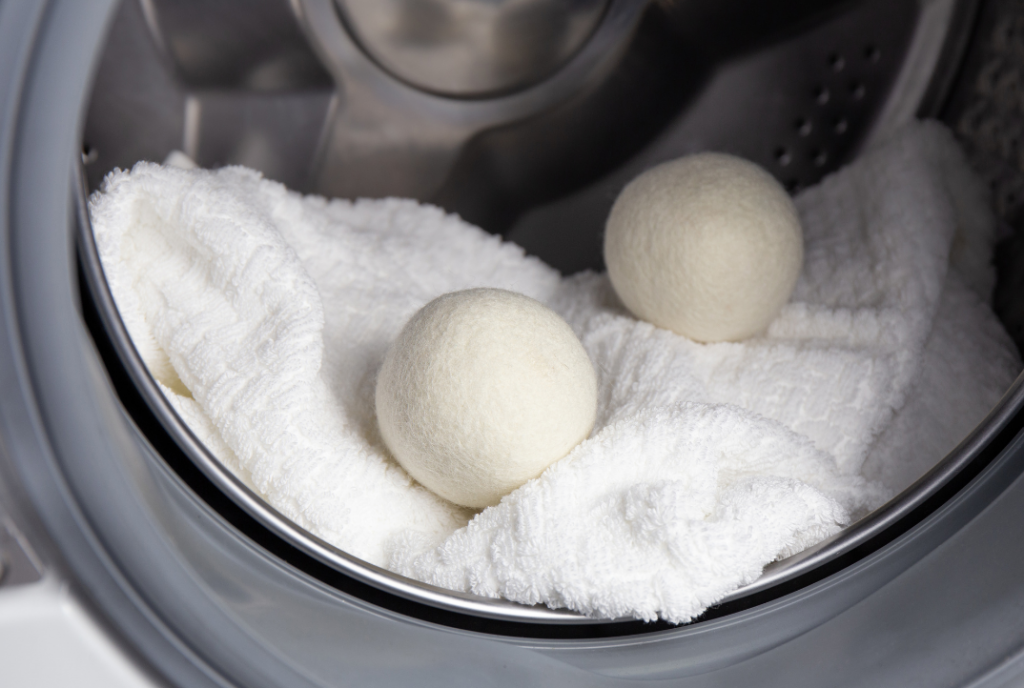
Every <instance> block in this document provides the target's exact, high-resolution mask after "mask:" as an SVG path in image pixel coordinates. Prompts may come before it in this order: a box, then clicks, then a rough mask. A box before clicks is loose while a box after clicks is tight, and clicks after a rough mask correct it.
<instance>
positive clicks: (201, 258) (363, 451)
mask: <svg viewBox="0 0 1024 688" xmlns="http://www.w3.org/2000/svg"><path fill="white" fill-rule="evenodd" d="M797 207H798V209H799V210H800V213H801V217H802V220H803V223H804V231H805V243H806V246H805V255H806V260H805V265H804V269H803V273H802V275H801V277H800V281H799V283H798V284H797V287H796V291H795V292H794V295H793V298H792V300H791V302H790V303H789V304H788V305H787V306H786V307H785V308H784V309H783V311H782V313H781V314H780V315H779V317H778V318H777V319H776V320H775V322H774V323H773V324H772V325H771V326H770V328H769V330H768V331H767V332H766V333H765V334H764V335H763V336H760V337H757V338H754V339H751V340H748V341H745V342H740V343H720V344H698V343H695V342H691V341H689V340H686V339H684V338H682V337H679V336H677V335H675V334H673V333H671V332H667V331H665V330H659V329H657V328H655V327H653V326H651V325H649V324H647V323H643V322H638V321H636V320H635V319H633V318H632V317H630V315H629V314H628V313H627V312H625V311H624V309H623V308H622V306H621V305H620V304H619V303H618V302H617V300H616V299H615V296H614V292H613V291H612V290H611V287H610V284H609V283H608V280H607V277H606V276H605V275H597V274H593V273H583V274H579V275H575V276H573V277H569V278H564V279H563V278H561V277H560V276H559V275H558V274H557V273H556V272H555V271H554V270H552V269H551V268H549V267H548V266H546V265H544V264H543V263H541V262H540V261H539V260H537V259H535V258H531V257H528V256H525V255H524V254H523V252H522V250H521V249H519V248H518V247H516V246H514V245H512V244H508V243H502V242H501V241H500V240H499V239H498V238H496V237H493V236H491V235H488V234H486V233H485V232H483V231H482V230H480V229H478V228H476V227H473V226H471V225H468V224H466V223H464V222H462V221H461V220H459V219H458V218H457V217H454V216H450V215H445V214H444V213H443V212H442V211H441V210H439V209H437V208H433V207H430V206H424V205H419V204H417V203H415V202H413V201H408V200H399V199H385V200H378V201H368V200H360V201H356V202H348V201H342V200H334V201H326V200H324V199H322V198H318V197H302V196H299V195H298V194H295V193H292V192H289V191H287V190H286V189H285V188H284V187H283V186H281V185H280V184H276V183H274V182H270V181H267V180H264V179H262V178H261V177H260V176H259V175H258V174H257V173H255V172H253V171H250V170H246V169H243V168H238V167H229V168H224V169H221V170H217V171H206V170H185V169H175V168H170V167H161V166H158V165H154V164H150V163H139V164H138V165H136V166H135V168H134V169H133V170H132V171H130V172H122V171H115V172H114V173H112V174H111V175H110V176H109V177H108V178H107V180H106V181H105V182H104V185H103V188H102V189H101V190H100V191H99V192H97V193H96V194H94V195H93V197H92V198H91V199H90V213H91V217H92V223H93V229H94V232H95V234H96V238H97V244H98V246H99V249H100V255H101V259H102V261H103V265H104V270H105V272H106V275H107V279H108V281H109V283H110V286H111V290H112V292H113V294H114V297H115V300H116V302H117V304H118V308H119V310H120V311H121V315H122V317H123V319H124V321H125V323H126V326H127V327H128V329H129V332H130V333H131V336H132V338H133V341H134V342H135V344H136V346H137V348H138V349H139V351H140V353H141V355H142V356H143V358H144V360H145V361H146V363H147V365H148V366H149V368H150V370H151V372H152V374H153V376H154V377H155V378H156V379H157V380H158V381H159V382H160V383H161V385H162V388H163V391H164V394H165V395H166V396H167V398H168V399H169V401H170V402H171V403H172V404H173V405H174V406H175V408H176V409H178V412H179V414H180V415H181V417H182V418H183V419H184V420H185V421H186V422H187V423H188V424H189V425H190V427H192V429H193V431H194V432H195V433H196V434H197V436H199V437H200V439H202V440H203V441H204V442H206V444H207V446H208V447H209V448H210V449H211V451H212V452H214V454H215V455H217V456H218V457H219V458H220V459H221V460H222V461H223V462H224V463H225V465H227V466H228V467H229V468H230V469H231V470H233V471H234V472H235V473H236V474H237V475H238V476H239V477H240V478H241V479H243V480H245V481H246V482H247V483H248V484H250V485H251V486H252V487H253V489H254V490H256V491H257V492H258V493H260V494H261V495H262V496H263V497H264V498H265V499H266V500H267V501H268V502H269V503H270V504H272V505H273V506H274V507H275V508H277V509H278V510H279V511H281V512H282V513H283V514H285V515H286V516H288V517H289V518H291V519H293V520H294V521H295V522H296V523H298V524H299V525H301V526H302V527H304V528H306V529H307V530H309V531H310V532H312V533H314V534H316V535H318V536H319V537H321V538H323V539H324V540H326V541H328V542H330V543H332V544H334V545H336V546H337V547H339V548H341V549H343V550H345V551H347V552H349V553H351V554H354V555H355V556H358V557H361V558H363V559H365V560H367V561H369V562H371V563H374V564H377V565H380V566H385V567H388V568H389V569H391V570H393V571H396V572H398V573H401V574H403V575H406V576H410V577H413V578H417V579H419V580H422V581H425V582H428V583H432V584H435V585H440V586H443V587H446V588H449V589H452V590H459V591H467V592H474V593H477V594H481V595H488V596H501V597H505V598H507V599H510V600H515V601H519V602H524V603H527V604H534V603H539V602H540V603H545V604H547V605H549V606H552V607H568V608H570V609H575V610H578V611H580V612H583V613H585V614H588V615H593V616H602V617H616V616H622V615H632V616H635V617H638V618H642V619H654V618H657V617H661V618H664V619H667V620H669V621H673V622H683V621H687V620H690V619H692V618H693V617H694V616H696V615H698V614H699V613H700V612H701V611H702V610H703V609H705V608H706V607H707V606H708V605H709V604H712V603H714V602H715V601H716V600H718V599H721V597H723V596H724V595H726V594H728V593H730V592H731V591H733V590H735V589H736V588H737V587H738V586H740V585H743V584H744V583H747V582H749V581H752V580H754V579H756V577H757V576H758V575H759V574H760V572H761V570H762V568H763V567H764V565H765V564H767V563H769V562H771V561H772V560H775V559H778V558H780V557H785V556H787V555H789V554H792V553H795V552H797V551H800V550H801V549H803V548H805V547H807V546H809V545H811V544H813V543H815V542H818V541H820V540H821V539H823V538H825V537H828V536H830V535H832V534H834V533H836V532H838V530H840V529H841V528H842V527H843V526H845V525H846V524H848V523H849V522H850V521H851V520H853V519H856V518H858V517H859V516H861V515H863V514H864V513H866V512H867V511H869V510H871V509H873V508H875V507H877V506H878V505H880V504H881V503H883V502H884V501H885V500H886V499H888V498H889V497H891V496H892V494H894V492H895V491H896V490H899V489H902V488H903V487H904V486H905V485H906V484H908V483H909V482H911V481H912V480H913V479H916V477H917V476H918V475H920V473H921V472H923V471H925V470H927V468H928V467H929V466H930V465H931V464H933V463H934V462H935V461H937V460H938V459H939V458H941V456H942V454H944V453H945V452H946V451H948V450H949V449H951V448H952V446H954V445H955V444H956V442H958V441H959V439H960V438H961V437H962V435H963V433H964V432H966V431H968V430H969V429H970V428H971V427H972V426H973V425H974V424H975V423H976V422H977V421H978V420H979V419H980V418H981V417H982V416H983V415H984V414H985V413H986V412H987V410H988V409H989V408H991V406H992V405H993V404H994V403H995V401H996V400H998V398H999V396H1000V395H1001V394H1002V393H1003V391H1004V390H1005V389H1006V387H1007V386H1008V385H1009V384H1010V382H1011V381H1012V380H1013V378H1014V376H1015V375H1016V373H1017V372H1018V370H1019V368H1020V361H1019V359H1018V357H1017V353H1016V350H1015V349H1014V347H1013V344H1012V343H1011V342H1010V340H1009V338H1008V337H1007V336H1006V334H1005V332H1004V331H1003V330H1002V327H1001V326H1000V325H999V323H998V321H997V320H996V319H995V317H994V316H993V314H992V313H991V311H990V310H989V308H988V306H987V305H986V303H987V301H988V299H989V296H990V290H991V286H992V283H993V280H994V274H993V272H992V268H991V267H990V265H989V263H990V257H991V249H992V241H993V233H994V229H993V228H994V219H993V217H992V215H991V213H990V212H989V210H988V206H987V200H986V190H985V188H984V187H983V185H982V184H981V183H980V182H979V181H978V180H977V179H976V178H974V176H973V175H972V174H971V173H970V172H969V170H968V169H967V166H966V163H965V161H964V159H963V156H962V154H961V153H960V151H959V149H958V148H957V146H956V144H955V142H954V141H953V139H952V137H951V136H950V135H949V134H948V132H947V131H945V130H944V129H943V128H942V127H940V126H939V125H937V124H933V123H924V124H913V125H911V126H908V127H907V128H905V129H904V130H903V131H901V132H899V133H898V134H897V135H895V136H894V137H893V138H891V139H890V140H888V141H887V142H885V143H884V144H882V145H880V146H879V147H876V148H875V149H874V150H872V151H869V152H868V153H866V154H865V155H863V156H862V157H861V158H860V159H859V160H858V161H857V162H855V163H854V164H852V165H851V166H849V167H848V168H846V169H844V170H842V171H840V172H839V173H837V174H835V175H833V176H831V177H830V178H828V179H826V180H825V181H824V182H823V183H822V184H820V185H819V186H817V187H815V188H812V189H809V190H807V191H805V192H804V193H802V194H801V195H800V196H799V197H798V198H797ZM482 286H487V287H498V288H504V289H511V290H515V291H519V292H521V293H524V294H527V295H528V296H531V297H533V298H535V299H538V300H540V301H542V302H544V303H546V304H548V305H549V306H551V307H552V308H553V309H555V310H556V311H557V312H559V313H560V314H561V315H562V316H563V317H565V318H566V320H567V321H568V322H569V323H570V325H572V327H573V328H574V330H575V331H576V333H577V334H578V335H579V336H580V339H581V341H582V342H583V344H584V347H585V348H586V349H587V351H588V353H589V354H590V356H591V358H592V360H593V361H594V365H595V368H596V370H597V371H598V376H599V384H600V389H599V410H598V422H597V425H596V426H595V429H594V432H593V434H592V435H591V437H590V438H588V439H587V440H585V441H584V442H583V443H581V444H580V445H579V446H577V447H576V448H575V449H574V450H573V452H571V453H570V455H569V456H568V457H566V458H565V459H563V460H561V461H559V462H557V463H556V464H554V465H553V466H552V467H551V468H549V469H548V470H547V471H546V472H545V473H543V474H542V475H541V476H540V477H539V478H537V479H535V480H532V481H530V482H529V483H527V484H526V485H524V486H523V487H521V488H519V489H518V490H516V491H514V492H512V493H511V494H510V495H508V496H506V497H505V498H504V499H503V500H502V502H501V503H500V504H498V505H497V506H494V507H490V508H488V509H485V510H483V511H482V512H480V513H479V514H474V513H473V512H471V511H468V510H465V509H461V508H458V507H455V506H454V505H451V504H449V503H447V502H445V501H444V500H442V499H440V498H439V497H436V496H435V495H433V494H432V493H430V492H428V491H426V490H424V489H423V488H422V487H419V486H418V485H417V484H416V483H415V482H413V481H412V480H411V479H410V478H409V477H408V475H406V474H405V472H404V471H403V470H402V469H401V468H400V467H399V466H398V465H397V464H396V463H395V462H394V461H393V460H392V459H391V458H390V457H389V456H388V454H387V451H386V449H385V448H384V447H383V444H382V443H381V441H380V438H379V436H378V434H377V430H376V424H375V419H374V413H373V386H374V380H375V375H376V372H377V369H378V368H379V366H380V363H381V361H382V360H383V357H384V354H385V352H386V351H387V348H388V346H389V344H390V343H391V341H392V340H393V338H394V337H395V336H396V335H397V333H398V331H399V330H400V329H401V327H402V325H403V324H404V323H405V322H406V320H407V319H408V318H409V317H410V316H411V315H412V314H413V313H414V312H415V311H416V310H417V309H418V308H420V307H421V306H423V305H424V304H426V303H427V302H428V301H430V300H431V299H433V298H435V297H437V296H439V295H440V294H442V293H445V292H449V291H455V290H458V289H465V288H470V287H482ZM865 475H866V476H867V478H866V477H865ZM868 478H870V479H868Z"/></svg>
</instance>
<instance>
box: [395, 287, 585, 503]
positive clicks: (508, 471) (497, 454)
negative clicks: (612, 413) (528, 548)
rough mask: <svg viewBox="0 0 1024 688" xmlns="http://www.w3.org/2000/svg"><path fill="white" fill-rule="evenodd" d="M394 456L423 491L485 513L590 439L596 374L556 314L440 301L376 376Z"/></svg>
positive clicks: (476, 300)
mask: <svg viewBox="0 0 1024 688" xmlns="http://www.w3.org/2000/svg"><path fill="white" fill-rule="evenodd" d="M376 404H377V422H378V425H379V427H380V432H381V436H382V437H383V439H384V442H385V444H387V446H388V449H390V450H391V453H392V454H393V455H394V457H395V458H396V459H397V460H398V462H399V463H400V464H401V465H402V467H403V468H405V470H407V471H408V472H409V474H410V475H412V477H414V478H415V479H416V480H418V481H419V482H420V483H421V484H422V485H424V486H425V487H427V488H428V489H430V490H433V491H434V492H435V493H437V494H439V495H441V496H442V497H444V498H445V499H448V500H450V501H452V502H455V503H456V504H461V505H463V506H470V507H476V508H479V507H485V506H491V505H493V504H497V503H498V501H499V500H500V499H501V498H502V497H503V496H504V495H506V494H508V493H509V492H511V491H512V490H514V489H515V488H517V487H519V486H520V485H522V484H523V483H525V482H526V481H527V480H530V479H531V478H535V477H537V476H538V475H540V474H541V472H543V471H544V469H545V468H547V467H548V466H549V465H551V464H552V463H554V462H555V461H557V460H558V459H560V458H562V457H563V456H565V455H566V454H568V453H569V451H570V450H571V449H572V448H573V447H575V446H576V445H577V444H579V443H580V442H581V441H582V440H583V439H585V438H586V437H587V435H589V434H590V431H591V429H593V427H594V419H595V417H596V414H597V376H596V375H595V373H594V367H593V365H592V364H591V362H590V358H589V357H588V356H587V352H586V351H585V350H584V349H583V345H582V344H580V341H579V339H577V338H576V335H575V334H574V333H573V331H572V329H571V328H570V327H569V325H568V324H567V323H566V322H565V321H564V320H562V319H561V318H560V317H559V316H558V315H557V314H556V313H555V312H554V311H552V310H550V309H549V308H547V307H545V306H543V305H542V304H540V303H538V302H537V301H534V300H533V299H531V298H529V297H527V296H523V295H522V294H517V293H514V292H510V291H505V290H503V289H469V290H466V291H459V292H454V293H451V294H445V295H444V296H441V297H439V298H437V299H434V300H433V301H431V302H430V303H428V304H427V305H426V306H424V307H423V308H422V309H421V310H420V311H419V312H417V313H416V314H415V315H414V316H413V317H412V319H411V320H410V321H409V322H408V323H407V324H406V325H405V327H404V328H403V329H402V332H401V333H400V334H399V335H398V339H397V340H396V341H395V343H394V344H393V345H392V346H391V349H390V350H389V351H388V353H387V356H386V358H385V360H384V365H383V366H382V367H381V370H380V375H379V376H378V378H377V390H376Z"/></svg>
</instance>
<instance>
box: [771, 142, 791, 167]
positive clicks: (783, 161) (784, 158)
mask: <svg viewBox="0 0 1024 688" xmlns="http://www.w3.org/2000/svg"><path fill="white" fill-rule="evenodd" d="M775 161H776V162H778V163H779V165H780V166H781V167H786V166H787V165H789V163H791V162H793V155H792V153H790V152H789V151H788V150H787V149H786V148H783V147H782V146H779V147H778V148H776V149H775Z"/></svg>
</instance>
